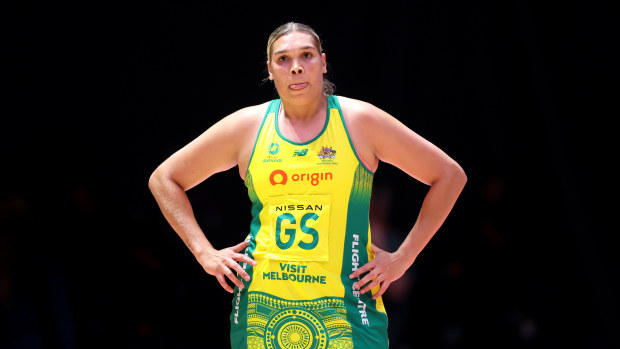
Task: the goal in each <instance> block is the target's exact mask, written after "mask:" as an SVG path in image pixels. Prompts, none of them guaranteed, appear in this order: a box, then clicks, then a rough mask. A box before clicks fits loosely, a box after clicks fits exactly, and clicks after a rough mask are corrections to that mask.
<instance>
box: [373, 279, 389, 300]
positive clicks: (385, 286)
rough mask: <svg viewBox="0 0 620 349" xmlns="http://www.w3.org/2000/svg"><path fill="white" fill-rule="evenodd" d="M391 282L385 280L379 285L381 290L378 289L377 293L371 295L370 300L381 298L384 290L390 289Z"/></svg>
mask: <svg viewBox="0 0 620 349" xmlns="http://www.w3.org/2000/svg"><path fill="white" fill-rule="evenodd" d="M390 284H391V282H389V281H387V280H385V281H383V282H382V283H381V288H379V292H377V293H375V294H374V295H372V299H377V298H379V297H381V296H382V295H383V293H385V290H387V289H388V287H390Z"/></svg>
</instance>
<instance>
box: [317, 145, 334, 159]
mask: <svg viewBox="0 0 620 349" xmlns="http://www.w3.org/2000/svg"><path fill="white" fill-rule="evenodd" d="M335 158H336V150H334V149H332V148H331V147H321V150H320V151H319V159H335Z"/></svg>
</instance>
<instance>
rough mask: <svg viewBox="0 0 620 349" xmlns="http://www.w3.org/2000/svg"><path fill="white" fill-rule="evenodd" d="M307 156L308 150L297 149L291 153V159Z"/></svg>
mask: <svg viewBox="0 0 620 349" xmlns="http://www.w3.org/2000/svg"><path fill="white" fill-rule="evenodd" d="M306 154H308V149H301V150H300V149H298V150H295V151H294V152H293V157H295V156H306Z"/></svg>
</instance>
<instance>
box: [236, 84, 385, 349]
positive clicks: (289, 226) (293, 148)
mask: <svg viewBox="0 0 620 349" xmlns="http://www.w3.org/2000/svg"><path fill="white" fill-rule="evenodd" d="M280 103H281V101H280V100H274V101H271V103H270V105H269V108H268V110H267V113H266V115H265V119H264V120H263V123H262V125H261V129H260V131H259V133H258V137H257V139H256V144H255V145H254V151H253V153H252V157H251V159H250V165H249V167H248V172H247V175H246V179H245V184H246V186H247V187H248V193H249V196H250V199H251V201H252V217H253V218H252V222H251V227H250V234H249V236H248V242H249V244H248V248H247V250H246V254H248V255H249V256H251V257H252V258H253V259H254V260H256V262H257V265H256V266H255V267H252V266H251V265H247V264H245V265H244V268H245V270H246V271H247V272H248V274H250V276H251V280H250V281H249V282H245V286H246V287H244V288H243V290H241V291H240V290H239V289H238V288H236V289H235V296H234V298H233V302H232V305H233V309H232V313H231V316H230V321H231V344H232V348H234V349H241V348H244V349H245V348H247V349H259V348H260V349H263V348H265V349H326V348H355V349H360V348H372V349H377V348H387V347H388V339H387V315H386V313H385V309H384V307H383V301H382V300H381V298H379V299H377V300H376V301H375V300H373V299H372V295H371V294H370V292H368V293H366V294H360V293H359V292H358V291H357V290H354V289H353V283H354V282H355V281H356V280H351V279H349V276H348V275H349V274H351V273H352V272H353V271H355V270H356V269H357V268H359V267H361V266H362V265H364V264H365V263H367V262H368V260H369V259H372V258H374V256H373V255H372V252H371V250H370V226H369V223H368V209H369V204H370V193H371V187H372V179H373V174H372V172H370V171H369V170H368V169H367V168H366V167H365V166H364V165H363V164H362V163H361V161H360V159H359V158H358V156H357V154H356V152H355V150H354V149H353V145H352V143H351V140H350V138H349V136H348V133H347V130H346V126H345V124H344V119H343V117H342V111H341V109H340V105H339V104H338V99H337V98H336V97H335V96H328V110H327V118H326V122H325V127H324V128H323V130H322V131H321V133H320V134H319V135H318V136H317V137H315V138H314V139H313V140H311V141H309V142H306V143H296V142H292V141H290V140H287V139H286V138H285V137H284V136H282V134H280V132H279V129H278V121H277V114H278V110H279V108H280ZM377 289H378V288H376V289H375V290H373V291H374V292H376V291H377Z"/></svg>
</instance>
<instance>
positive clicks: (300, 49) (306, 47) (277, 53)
mask: <svg viewBox="0 0 620 349" xmlns="http://www.w3.org/2000/svg"><path fill="white" fill-rule="evenodd" d="M308 49H315V50H316V48H315V47H314V46H304V47H300V48H298V49H296V50H299V51H303V50H308ZM287 52H289V50H278V51H276V52H274V53H273V54H274V55H279V54H281V53H287Z"/></svg>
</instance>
